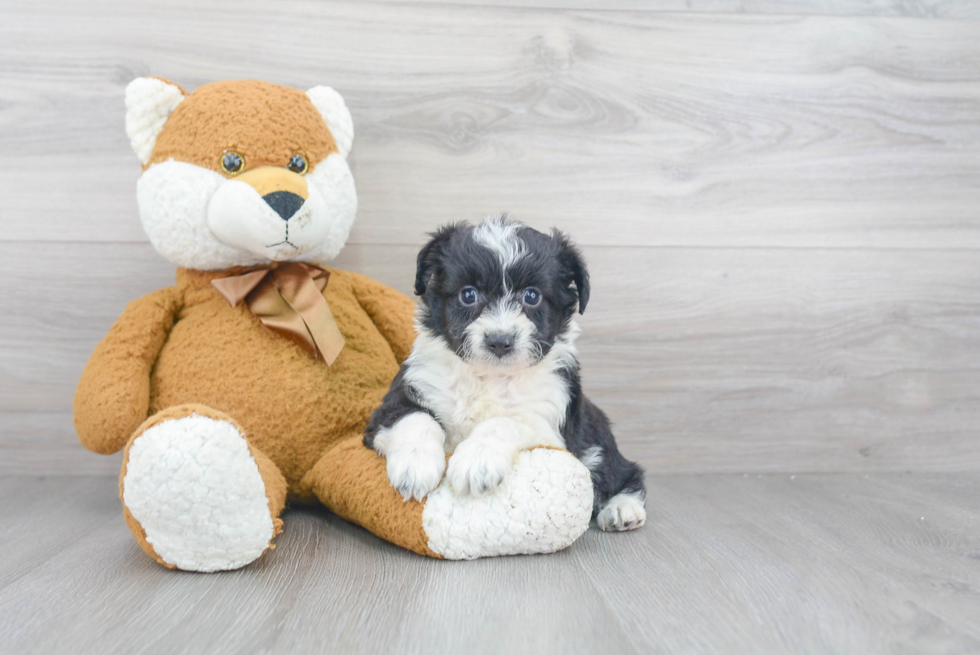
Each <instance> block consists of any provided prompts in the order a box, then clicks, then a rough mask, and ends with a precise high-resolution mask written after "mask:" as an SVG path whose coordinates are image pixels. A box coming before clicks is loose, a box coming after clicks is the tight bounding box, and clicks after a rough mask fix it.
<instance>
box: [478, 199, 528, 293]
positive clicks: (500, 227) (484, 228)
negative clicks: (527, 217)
mask: <svg viewBox="0 0 980 655" xmlns="http://www.w3.org/2000/svg"><path fill="white" fill-rule="evenodd" d="M522 227H524V226H523V225H521V224H520V223H518V222H516V221H511V220H508V219H507V217H506V215H504V214H499V215H497V216H488V217H487V218H486V219H485V220H484V221H483V223H481V224H480V225H478V226H476V227H475V228H473V240H474V241H476V242H477V243H479V244H480V245H481V246H484V247H486V248H489V249H490V250H492V251H493V252H494V254H495V255H497V258H498V259H499V260H500V265H501V267H502V268H503V269H504V286H505V287H506V280H507V275H506V271H507V269H508V268H509V267H510V266H513V265H514V264H515V263H517V262H518V261H519V260H520V259H521V257H523V256H524V255H525V254H526V246H525V244H524V241H523V240H522V239H521V238H520V237H518V236H517V230H519V229H520V228H522Z"/></svg>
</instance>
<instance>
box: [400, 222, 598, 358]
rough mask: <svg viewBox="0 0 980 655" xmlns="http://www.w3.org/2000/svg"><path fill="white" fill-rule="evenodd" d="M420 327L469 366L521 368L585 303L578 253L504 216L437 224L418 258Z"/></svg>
mask: <svg viewBox="0 0 980 655" xmlns="http://www.w3.org/2000/svg"><path fill="white" fill-rule="evenodd" d="M415 293H416V294H418V295H419V296H421V297H422V300H423V308H422V310H421V313H420V321H419V322H420V327H421V328H422V329H424V330H426V331H428V332H429V333H430V334H431V335H432V336H435V337H439V338H442V339H443V340H444V341H445V342H446V345H447V346H448V347H449V348H450V349H451V350H452V351H453V352H455V353H456V355H458V356H459V357H461V358H462V359H463V360H464V361H466V362H468V363H471V364H481V365H485V366H490V367H499V368H523V367H527V366H533V365H534V364H536V363H537V362H539V361H541V360H542V359H543V358H544V357H545V356H546V355H547V354H548V353H549V352H550V351H551V349H552V348H553V347H554V345H555V344H556V343H558V342H560V341H562V340H563V338H565V337H567V336H568V333H569V330H570V325H571V319H572V316H573V315H574V313H575V310H576V308H577V309H578V311H579V312H580V313H581V312H584V311H585V306H586V304H587V303H588V301H589V274H588V272H587V270H586V268H585V263H584V262H583V260H582V257H581V255H580V254H579V252H578V250H577V249H576V248H575V247H574V246H572V244H571V243H570V242H569V240H568V239H567V238H566V237H565V236H564V235H563V234H562V233H561V232H558V231H557V230H554V231H553V232H552V233H551V234H550V235H547V234H542V233H541V232H538V231H537V230H533V229H531V228H529V227H525V226H523V225H521V224H520V223H517V222H515V221H512V220H510V219H508V218H507V217H506V216H505V215H501V216H493V217H490V218H487V219H486V220H485V221H484V222H483V223H482V224H480V225H478V226H477V227H472V226H470V225H467V224H466V223H457V224H455V225H448V226H446V227H443V228H442V229H440V230H439V231H438V232H436V233H434V234H433V235H432V240H431V241H429V243H428V244H426V246H425V247H424V248H423V249H422V251H421V252H420V253H419V256H418V268H417V271H416V277H415Z"/></svg>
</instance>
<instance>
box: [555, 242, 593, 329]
mask: <svg viewBox="0 0 980 655" xmlns="http://www.w3.org/2000/svg"><path fill="white" fill-rule="evenodd" d="M551 238H552V239H553V240H554V241H556V242H557V244H558V261H559V262H561V266H562V269H564V273H565V275H566V276H567V278H568V279H569V280H570V281H571V282H573V283H575V290H576V291H577V292H578V313H579V314H584V313H585V306H586V305H588V304H589V289H590V286H589V271H588V269H587V268H586V267H585V259H583V258H582V253H581V252H579V250H578V248H576V247H575V246H574V245H572V242H571V241H569V240H568V237H566V236H565V235H564V234H562V233H561V232H560V231H558V230H552V231H551Z"/></svg>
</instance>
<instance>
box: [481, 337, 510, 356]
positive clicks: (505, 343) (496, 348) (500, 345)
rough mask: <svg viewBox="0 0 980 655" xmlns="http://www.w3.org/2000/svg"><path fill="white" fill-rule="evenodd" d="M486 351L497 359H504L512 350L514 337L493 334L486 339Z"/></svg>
mask: <svg viewBox="0 0 980 655" xmlns="http://www.w3.org/2000/svg"><path fill="white" fill-rule="evenodd" d="M485 343H486V346H487V350H489V351H490V352H491V353H493V354H494V355H496V356H497V357H506V356H507V355H509V354H510V353H511V351H512V350H513V349H514V335H513V334H507V333H506V332H493V333H490V334H488V335H487V337H486V341H485Z"/></svg>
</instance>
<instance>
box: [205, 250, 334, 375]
mask: <svg viewBox="0 0 980 655" xmlns="http://www.w3.org/2000/svg"><path fill="white" fill-rule="evenodd" d="M329 278H330V273H328V272H327V271H325V270H323V269H321V268H317V267H315V266H310V265H308V264H299V263H290V264H284V265H282V266H279V267H277V268H267V269H260V270H257V271H251V272H248V273H242V274H241V275H231V276H229V277H223V278H219V279H217V280H211V286H212V287H214V288H215V290H216V291H217V292H218V293H220V294H221V296H222V297H223V298H224V299H225V300H227V301H228V302H229V303H231V306H232V307H235V306H237V305H238V304H239V303H240V302H242V300H244V301H245V304H246V305H248V308H249V310H250V311H251V312H252V313H253V314H255V316H257V317H258V318H259V320H260V321H262V323H263V324H264V325H266V326H267V327H269V328H271V329H272V330H275V331H276V332H278V333H279V334H281V335H283V336H284V337H286V338H288V339H291V340H293V341H295V342H296V343H297V344H299V345H300V346H301V347H302V348H303V349H305V350H306V351H307V352H309V353H310V354H311V355H312V356H313V357H316V356H317V354H319V355H320V356H322V357H323V360H324V361H325V362H326V363H327V366H330V365H331V364H333V363H334V360H336V359H337V355H339V354H340V351H341V350H343V348H344V335H343V334H341V333H340V329H339V328H338V327H337V321H336V320H334V317H333V313H332V312H331V311H330V306H329V305H327V300H326V298H324V297H323V290H324V289H326V288H327V281H328V280H329Z"/></svg>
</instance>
